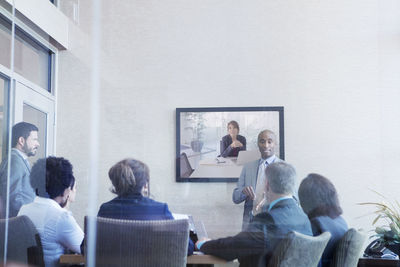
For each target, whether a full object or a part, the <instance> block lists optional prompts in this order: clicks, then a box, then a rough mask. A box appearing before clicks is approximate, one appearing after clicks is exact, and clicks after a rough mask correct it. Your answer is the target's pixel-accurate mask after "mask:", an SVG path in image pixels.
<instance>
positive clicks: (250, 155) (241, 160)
mask: <svg viewBox="0 0 400 267" xmlns="http://www.w3.org/2000/svg"><path fill="white" fill-rule="evenodd" d="M260 157H261V155H260V151H258V150H241V151H239V155H238V157H237V160H236V164H237V165H243V164H245V163H247V162H250V161H254V160H257V159H259V158H260Z"/></svg>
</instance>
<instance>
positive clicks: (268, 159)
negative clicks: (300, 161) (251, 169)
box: [258, 155, 276, 165]
mask: <svg viewBox="0 0 400 267" xmlns="http://www.w3.org/2000/svg"><path fill="white" fill-rule="evenodd" d="M275 159H276V156H275V155H272V156H271V157H269V158H266V159H263V158H261V159H260V162H259V163H258V164H259V165H263V164H265V162H268V165H269V164H272V163H274V161H275Z"/></svg>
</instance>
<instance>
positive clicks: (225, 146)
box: [220, 135, 232, 158]
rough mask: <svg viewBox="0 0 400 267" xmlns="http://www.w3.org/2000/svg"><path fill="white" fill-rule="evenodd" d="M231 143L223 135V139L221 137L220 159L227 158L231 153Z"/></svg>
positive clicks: (227, 137) (226, 136)
mask: <svg viewBox="0 0 400 267" xmlns="http://www.w3.org/2000/svg"><path fill="white" fill-rule="evenodd" d="M231 144H232V141H230V140H229V136H228V135H225V136H224V137H222V141H221V149H220V150H221V151H220V152H221V155H220V156H221V157H224V158H226V157H228V156H229V153H231V151H232V147H231Z"/></svg>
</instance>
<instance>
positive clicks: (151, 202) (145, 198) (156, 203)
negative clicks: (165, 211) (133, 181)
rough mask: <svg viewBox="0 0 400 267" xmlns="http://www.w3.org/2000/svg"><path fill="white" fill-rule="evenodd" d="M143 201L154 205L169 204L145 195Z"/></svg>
mask: <svg viewBox="0 0 400 267" xmlns="http://www.w3.org/2000/svg"><path fill="white" fill-rule="evenodd" d="M142 201H143V202H145V203H147V204H149V205H152V206H168V204H167V203H164V202H158V201H155V200H154V199H151V198H148V197H143V199H142Z"/></svg>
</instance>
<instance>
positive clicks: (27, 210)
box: [18, 157, 84, 267]
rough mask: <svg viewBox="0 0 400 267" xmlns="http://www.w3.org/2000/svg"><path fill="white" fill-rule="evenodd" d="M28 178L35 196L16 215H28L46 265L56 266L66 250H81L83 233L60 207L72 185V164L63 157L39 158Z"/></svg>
mask: <svg viewBox="0 0 400 267" xmlns="http://www.w3.org/2000/svg"><path fill="white" fill-rule="evenodd" d="M30 179H31V185H32V188H33V189H34V191H35V192H36V194H37V195H38V196H37V197H36V198H35V200H34V201H33V202H32V203H30V204H27V205H24V206H22V208H21V210H20V211H19V213H18V216H21V215H26V216H28V217H29V219H31V221H32V222H33V224H34V225H35V227H36V229H37V230H38V232H39V235H40V239H41V241H42V245H43V255H44V262H45V265H46V267H52V266H58V261H59V259H60V256H61V255H62V254H64V253H65V252H66V249H69V250H71V251H73V252H75V253H81V249H80V245H81V243H82V240H83V236H84V234H83V231H82V229H81V228H80V227H79V225H78V224H77V223H76V221H75V219H74V217H72V214H71V212H70V211H68V210H66V209H64V207H65V206H66V205H67V203H68V198H69V196H70V194H71V191H72V189H73V187H74V184H75V177H74V175H73V172H72V165H71V163H70V162H69V161H68V160H66V159H64V158H57V157H48V158H47V159H39V160H38V161H37V162H36V164H35V165H34V166H33V167H32V171H31V175H30Z"/></svg>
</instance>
